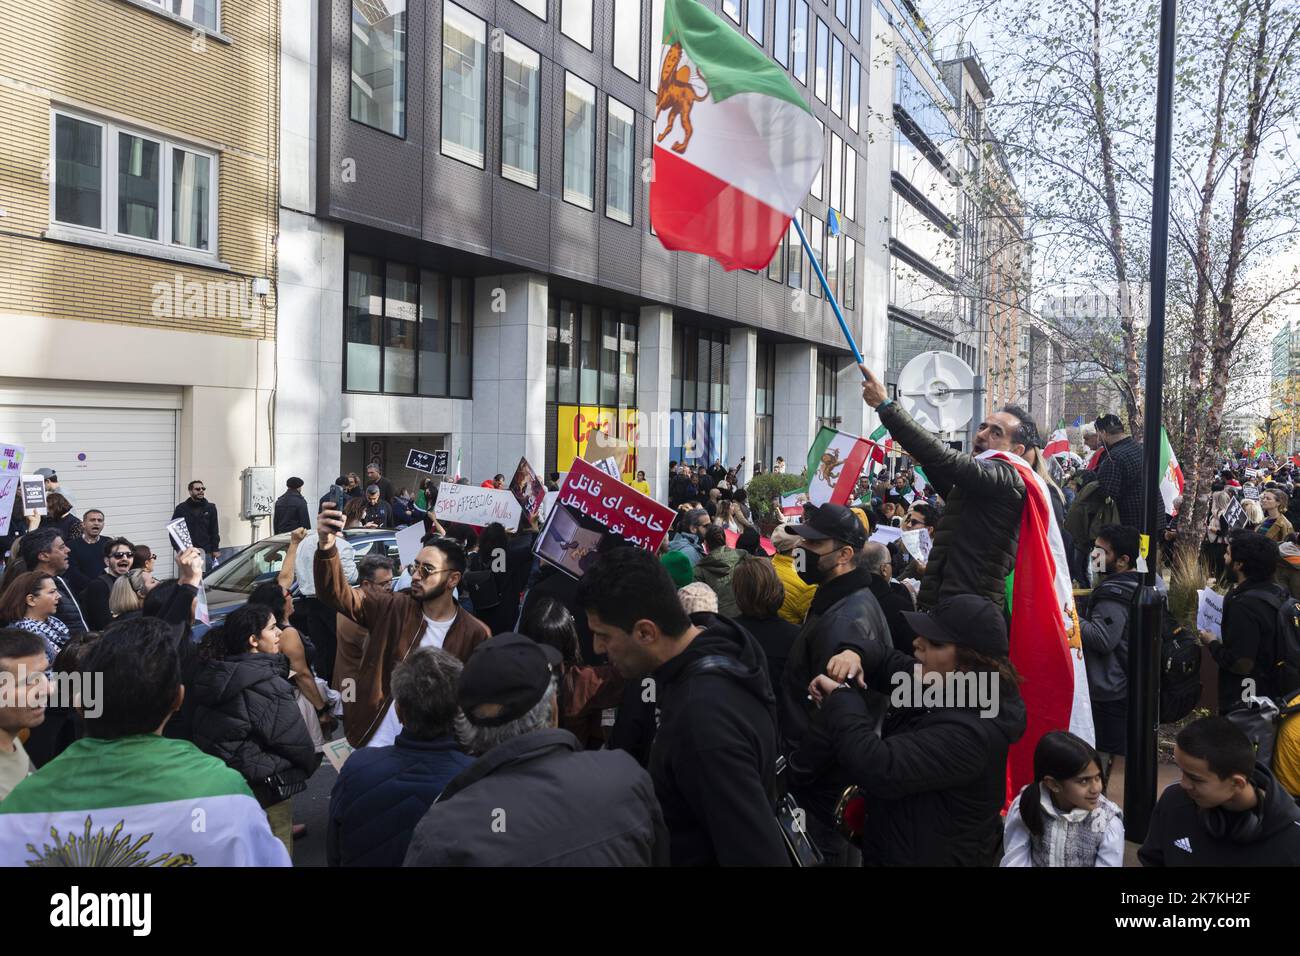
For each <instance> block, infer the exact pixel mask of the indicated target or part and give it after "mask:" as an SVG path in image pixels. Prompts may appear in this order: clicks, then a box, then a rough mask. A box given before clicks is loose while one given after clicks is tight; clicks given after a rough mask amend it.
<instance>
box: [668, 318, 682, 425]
mask: <svg viewBox="0 0 1300 956" xmlns="http://www.w3.org/2000/svg"><path fill="white" fill-rule="evenodd" d="M669 393H670V394H669V407H671V408H681V407H682V330H681V326H677V327H675V328H674V329H673V370H672V378H671V381H670V383H669Z"/></svg>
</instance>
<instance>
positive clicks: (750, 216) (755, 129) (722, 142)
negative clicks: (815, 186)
mask: <svg viewBox="0 0 1300 956" xmlns="http://www.w3.org/2000/svg"><path fill="white" fill-rule="evenodd" d="M658 68H659V92H658V95H657V97H656V100H655V123H654V133H655V137H654V154H653V158H652V159H653V167H654V169H653V176H652V179H651V182H650V222H651V224H652V225H653V226H654V231H655V234H656V235H658V237H659V241H660V242H661V243H663V245H664V248H666V249H680V250H684V251H686V252H698V253H702V254H704V255H706V256H709V257H711V258H713V259H716V260H717V261H718V262H719V263H720V264H721V265H722V267H723V268H724V269H762V268H765V267H766V266H767V264H768V262H770V261H771V259H772V255H773V253H775V252H776V249H777V245H778V244H779V243H780V242H781V241H782V240H783V239H784V238H785V236H786V233H787V230H788V229H789V227H790V220H791V219H792V218H793V216H794V214H795V212H796V211H797V210H798V209H799V204H800V203H802V202H803V200H804V197H805V196H807V195H808V190H809V188H810V187H811V186H812V181H813V177H814V176H816V175H817V174H818V170H819V169H820V168H821V165H822V134H821V133H820V131H819V130H818V124H817V120H816V118H815V117H814V116H813V114H812V111H811V110H810V109H809V108H808V104H807V103H806V102H804V99H803V97H802V96H800V95H799V92H798V91H797V90H796V89H795V86H794V83H793V82H792V81H791V79H790V75H789V74H788V73H786V71H785V70H783V69H781V67H780V66H779V65H778V64H777V63H775V62H773V61H772V60H770V59H768V57H767V55H766V54H765V53H763V51H762V50H761V49H760V48H759V47H756V46H754V44H752V43H750V42H749V40H748V39H747V38H746V37H744V36H742V35H741V34H740V32H739V31H738V30H734V29H732V27H731V26H730V24H728V23H726V22H725V21H724V20H722V19H721V18H720V17H718V16H717V15H716V14H714V13H712V12H711V11H710V10H708V9H707V8H706V7H705V6H704V5H703V4H701V3H699V2H697V0H667V2H666V3H665V4H664V32H663V52H662V53H661V55H660V59H659V67H658Z"/></svg>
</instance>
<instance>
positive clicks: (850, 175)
mask: <svg viewBox="0 0 1300 956" xmlns="http://www.w3.org/2000/svg"><path fill="white" fill-rule="evenodd" d="M857 208H858V151H857V150H856V149H854V148H853V147H852V146H849V145H847V144H846V145H845V147H844V215H845V216H846V217H848V218H849V219H856V218H857V212H856V210H857Z"/></svg>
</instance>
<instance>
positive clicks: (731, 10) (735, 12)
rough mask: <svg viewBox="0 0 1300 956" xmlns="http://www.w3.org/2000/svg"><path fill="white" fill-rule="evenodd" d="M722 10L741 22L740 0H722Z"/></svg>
mask: <svg viewBox="0 0 1300 956" xmlns="http://www.w3.org/2000/svg"><path fill="white" fill-rule="evenodd" d="M722 12H723V13H725V14H726V15H727V16H729V17H731V19H733V20H735V21H736V22H737V23H739V22H740V0H722Z"/></svg>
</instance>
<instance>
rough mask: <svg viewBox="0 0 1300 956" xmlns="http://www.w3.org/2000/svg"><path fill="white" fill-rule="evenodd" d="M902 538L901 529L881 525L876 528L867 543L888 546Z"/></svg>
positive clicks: (890, 525)
mask: <svg viewBox="0 0 1300 956" xmlns="http://www.w3.org/2000/svg"><path fill="white" fill-rule="evenodd" d="M902 536H903V529H902V528H895V527H894V526H893V525H892V524H882V525H879V526H877V528H876V530H875V531H874V532H873V533H872V535H871V537H870V538H868V539H867V540H868V541H874V542H876V544H883V545H886V546H888V545H890V544H893V543H894V542H895V541H897V540H898V539H899V538H901V537H902Z"/></svg>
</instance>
